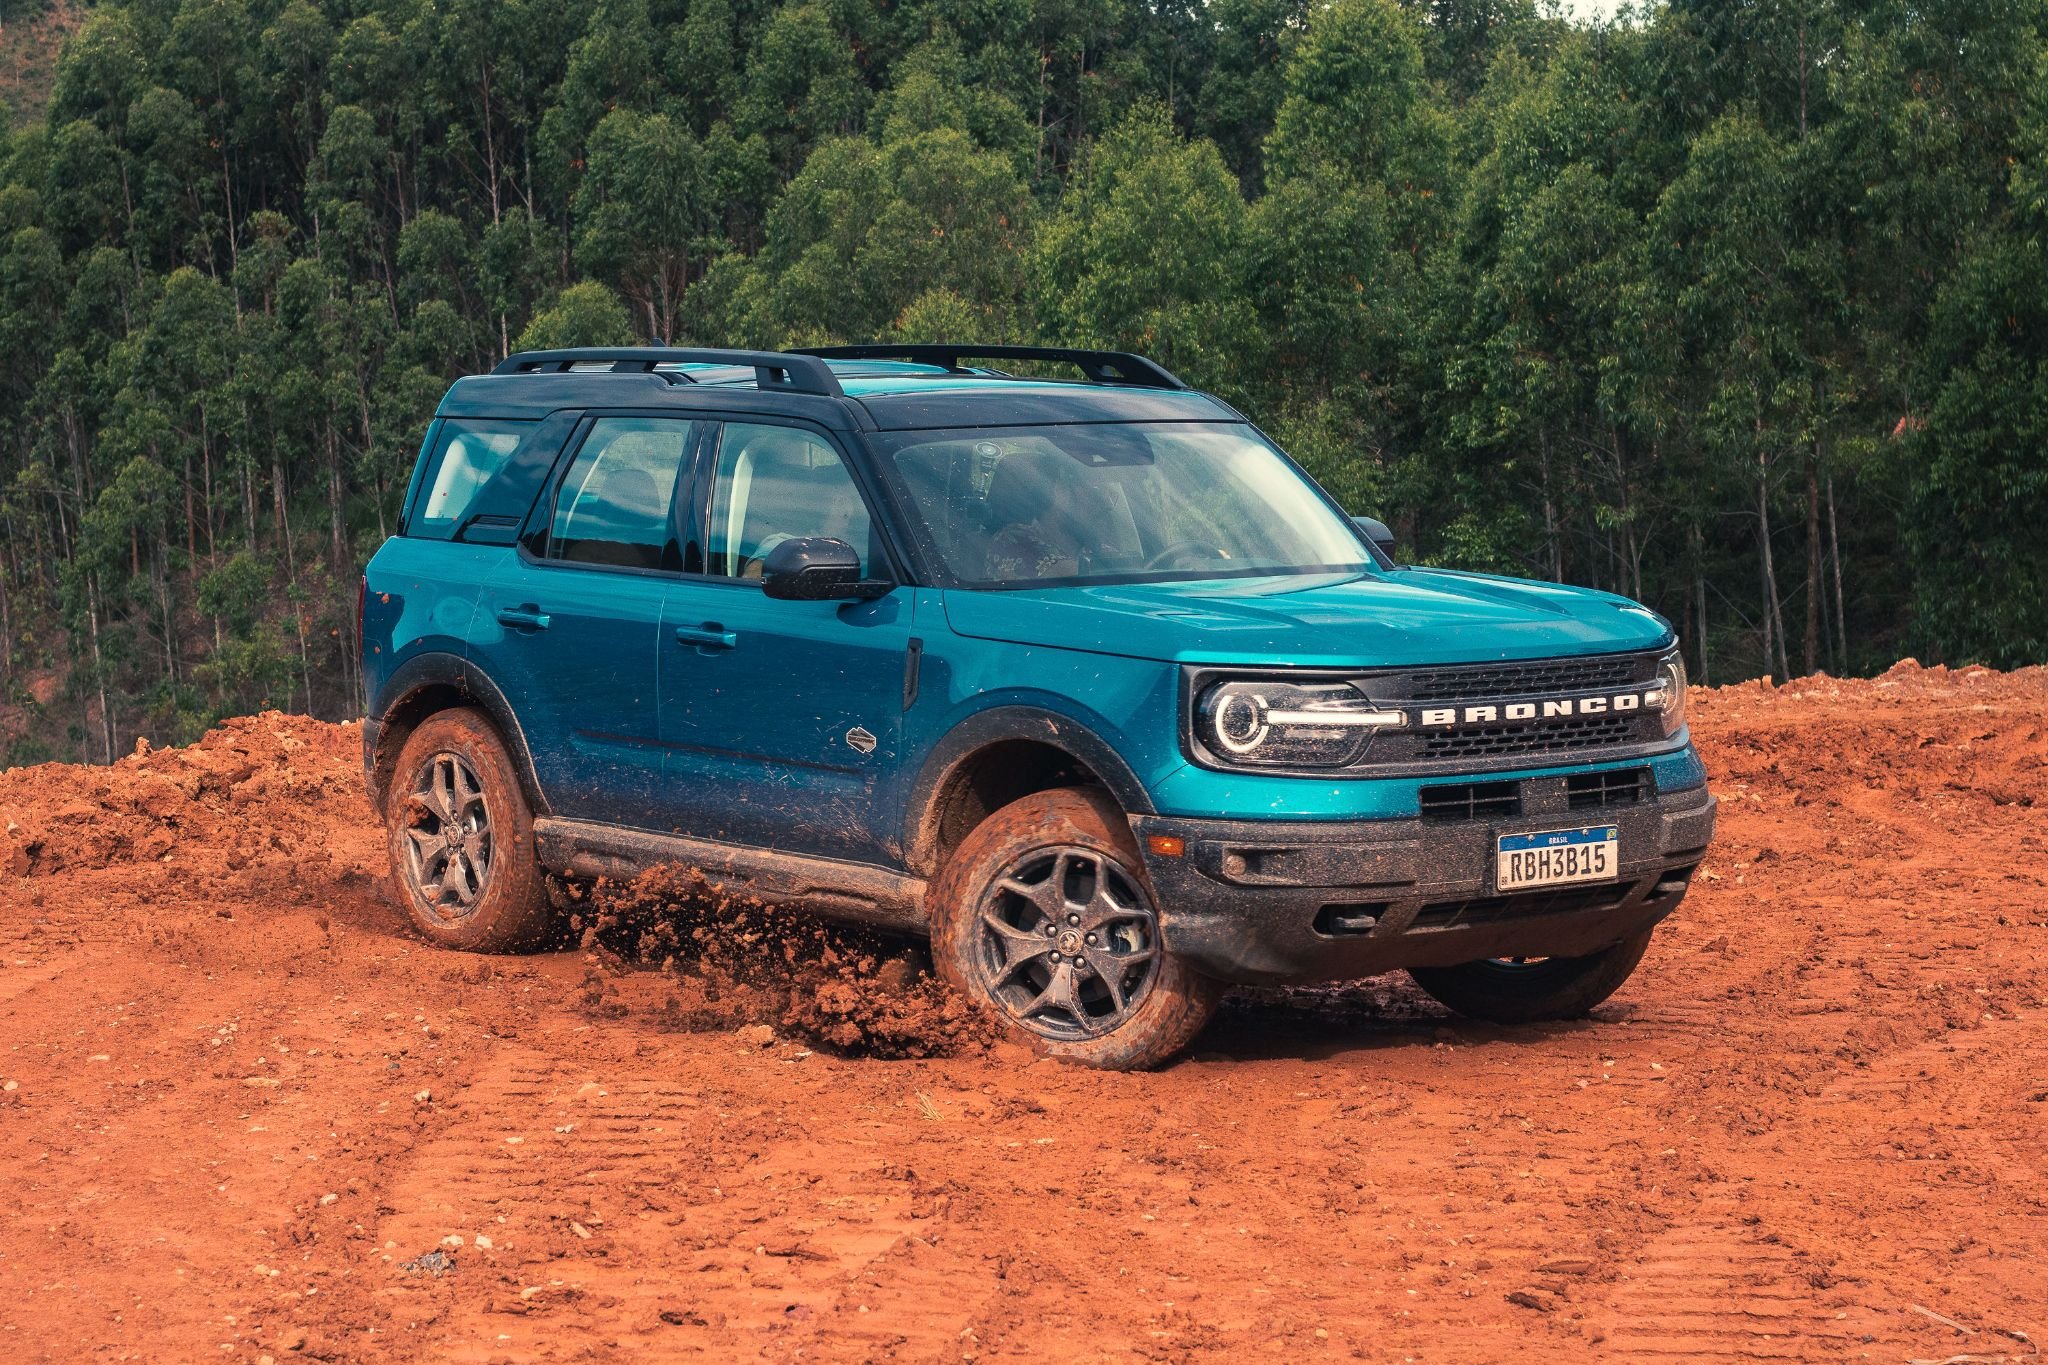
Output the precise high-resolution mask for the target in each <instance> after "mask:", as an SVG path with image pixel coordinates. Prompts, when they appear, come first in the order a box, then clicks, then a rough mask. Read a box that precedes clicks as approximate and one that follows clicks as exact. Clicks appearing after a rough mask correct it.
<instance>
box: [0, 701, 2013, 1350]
mask: <svg viewBox="0 0 2048 1365" xmlns="http://www.w3.org/2000/svg"><path fill="white" fill-rule="evenodd" d="M2044 712H2048V672H2044V671H2042V670H2038V669H2037V670H2030V671H2028V672H2025V673H2020V674H2012V675H1998V674H1990V673H1983V672H1972V673H1965V674H1949V673H1944V672H1941V671H1939V670H1936V671H1931V672H1924V673H1923V672H1921V671H1920V670H1918V669H1915V668H1908V667H1902V668H1900V669H1897V670H1894V671H1893V673H1891V674H1889V675H1887V676H1886V677H1885V678H1883V679H1879V680H1877V681H1875V682H1866V683H1846V684H1836V683H1832V682H1829V681H1827V680H1824V679H1822V680H1809V681H1807V682H1802V683H1797V684H1793V685H1791V686H1788V687H1786V688H1782V689H1778V690H1776V691H1772V690H1770V689H1767V688H1762V687H1758V686H1754V685H1752V686H1748V687H1738V688H1730V689H1724V690H1722V691H1719V692H1714V693H1707V694H1704V695H1703V696H1701V697H1700V701H1699V706H1698V712H1697V716H1696V723H1695V730H1696V733H1697V734H1698V735H1699V736H1700V739H1701V743H1702V747H1703V748H1704V749H1705V751H1706V753H1707V756H1708V762H1709V764H1710V766H1711V768H1712V770H1713V772H1714V774H1715V777H1716V781H1717V783H1718V788H1719V791H1720V793H1721V796H1722V799H1723V802H1724V804H1723V807H1722V810H1723V812H1724V815H1723V821H1722V834H1721V837H1720V839H1719V842H1718V844H1717V847H1716V848H1715V850H1714V854H1713V856H1712V857H1711V859H1710V860H1709V862H1708V864H1707V867H1706V870H1705V871H1704V872H1703V874H1702V876H1701V879H1700V880H1699V881H1698V882H1697V883H1696V884H1695V890H1694V893H1693V895H1692V897H1691V899H1690V900H1689V901H1688V902H1687V904H1686V905H1685V907H1684V908H1683V909H1682V910H1681V911H1680V913H1679V915H1678V916H1677V918H1676V919H1675V920H1674V921H1673V922H1671V923H1670V924H1669V925H1668V926H1667V927H1666V928H1665V929H1664V930H1663V931H1662V932H1660V934H1659V935H1658V939H1657V942H1656V944H1655V945H1654V946H1653V948H1652V949H1651V952H1650V955H1649V957H1648V959H1647V960H1646V961H1645V963H1644V966H1643V969H1642V970H1641V971H1640V972H1639V973H1638V975H1637V976H1636V978H1635V979H1634V980H1633V981H1632V982H1631V983H1630V984H1629V985H1628V986H1627V987H1625V988H1624V989H1623V991H1622V992H1621V994H1620V995H1618V996H1617V997H1616V998H1615V999H1614V1000H1613V1001H1612V1002H1610V1003H1609V1004H1608V1005H1606V1006H1604V1007H1602V1008H1601V1009H1600V1010H1599V1011H1598V1014H1597V1017H1596V1018H1595V1019H1593V1020H1591V1021H1588V1022H1585V1023H1580V1024H1574V1025H1570V1026H1558V1027H1543V1028H1529V1029H1517V1030H1501V1029H1496V1028H1492V1027H1486V1026H1481V1025H1476V1024H1472V1023H1468V1022H1465V1021H1462V1020H1456V1019H1452V1018H1450V1017H1448V1016H1446V1015H1444V1014H1443V1013H1442V1012H1441V1011H1439V1010H1437V1009H1436V1008H1435V1007H1434V1006H1433V1005H1431V1004H1430V1003H1428V1002H1427V1001H1426V1000H1424V999H1423V998H1421V997H1420V996H1419V995H1418V994H1417V993H1416V992H1414V991H1413V990H1412V989H1410V988H1409V987H1408V986H1407V985H1406V983H1405V982H1404V981H1402V980H1401V979H1398V978H1390V979H1386V980H1381V981H1375V982H1368V983H1362V984H1360V985H1357V986H1353V987H1347V988H1344V989H1340V990H1334V991H1321V992H1296V993H1291V994H1283V995H1275V996H1267V997H1261V998H1258V999H1251V1000H1244V1001H1240V1002H1237V1003H1236V1004H1234V1005H1232V1006H1231V1007H1230V1008H1229V1009H1228V1011H1227V1012H1226V1014H1225V1016H1224V1017H1223V1018H1222V1019H1221V1020H1220V1021H1219V1022H1218V1024H1217V1025H1216V1026H1215V1027H1214V1028H1212V1029H1211V1031H1210V1032H1209V1033H1208V1034H1207V1035H1206V1036H1205V1037H1204V1038H1203V1039H1202V1040H1201V1041H1200V1042H1199V1043H1198V1044H1197V1046H1196V1049H1195V1051H1194V1053H1193V1055H1192V1056H1191V1057H1190V1058H1189V1059H1188V1060H1186V1061H1184V1062H1182V1063H1181V1064H1179V1065H1177V1066H1174V1067H1172V1068H1170V1069H1169V1070H1166V1071H1164V1072H1162V1073H1160V1074H1156V1075H1147V1076H1106V1075H1096V1074H1090V1073H1086V1072H1081V1071H1076V1070H1073V1069H1070V1068H1065V1067H1061V1066H1058V1065H1055V1064H1051V1063H1045V1062H1038V1063H1031V1064H1027V1063H1028V1062H1029V1058H1028V1057H1027V1056H1020V1055H1017V1054H1015V1053H1014V1052H1012V1051H1011V1050H1009V1049H1003V1048H996V1049H991V1048H989V1047H987V1046H985V1045H982V1044H979V1043H977V1042H975V1041H973V1035H972V1030H968V1031H967V1032H966V1033H965V1034H964V1035H958V1036H955V1035H956V1033H957V1029H956V1028H955V1025H954V1024H949V1023H947V1022H946V1021H945V1020H944V1019H943V1018H939V1017H938V1016H937V1015H935V1014H933V1013H932V1012H931V1011H930V1010H929V1009H928V1007H929V1004H930V1002H929V1000H928V999H926V998H925V997H922V996H920V995H919V993H918V992H916V991H914V990H913V991H912V992H911V993H910V995H909V996H908V997H904V998H905V999H907V1000H908V1001H909V1002H910V1003H909V1004H906V1005H904V1006H903V1007H902V1008H901V1009H900V1010H898V1011H897V1013H895V1014H893V1015H892V1014H889V1013H888V1011H886V1010H885V1011H883V1017H880V1018H879V1020H878V1019H877V1018H872V1017H868V1016H866V1015H863V1014H862V1011H863V1009H866V1008H867V1006H866V1005H865V1004H863V1001H868V1000H872V999H875V998H880V997H881V996H882V994H883V992H882V991H881V989H880V988H879V987H875V986H873V985H872V984H871V978H872V977H874V976H876V975H882V976H890V975H892V974H900V968H896V967H892V966H890V965H889V964H887V963H886V962H877V961H874V960H872V959H869V958H867V957H865V956H864V955H863V952H862V950H861V948H860V945H858V944H851V945H845V944H842V945H840V946H839V947H837V948H834V947H833V946H832V943H830V942H828V943H826V944H825V945H824V947H822V948H821V947H820V946H819V944H818V942H817V941H816V940H804V942H803V943H801V944H797V945H796V946H792V941H791V940H784V939H780V938H777V937H776V936H774V935H772V934H771V935H768V936H765V937H763V938H761V939H760V940H759V946H760V948H761V950H762V951H763V952H769V953H773V954H776V955H780V954H782V953H783V952H784V951H785V950H787V951H788V953H789V954H790V955H792V956H793V957H795V958H796V960H797V961H798V963H799V965H798V966H796V967H789V968H783V967H777V968H775V969H774V970H776V971H784V970H787V971H788V972H790V973H792V975H791V976H790V977H789V979H788V980H787V981H786V982H785V983H784V985H785V986H788V987H793V988H794V997H793V999H789V1000H783V999H779V998H778V993H777V991H776V988H775V985H774V982H773V981H772V979H771V980H769V981H768V982H767V986H766V988H765V990H763V989H756V990H752V991H749V990H739V989H728V990H725V991H711V992H707V991H705V989H704V987H703V983H702V982H701V981H697V980H694V979H692V978H691V977H689V976H688V975H687V973H688V971H689V969H690V965H691V963H692V962H693V961H695V960H696V954H698V953H700V952H701V951H702V945H703V943H704V942H705V941H706V940H705V938H700V937H698V936H695V935H693V934H692V933H690V932H687V931H686V932H684V933H682V934H680V935H669V936H667V937H666V938H664V937H663V935H661V934H658V933H657V934H653V935H649V934H647V933H646V932H645V926H644V925H643V926H641V927H640V928H638V929H635V928H632V927H630V926H629V927H628V928H626V929H623V930H617V931H614V932H613V933H612V934H611V935H610V936H609V940H608V941H611V942H613V946H617V943H616V941H617V940H619V939H622V938H627V939H630V938H634V937H635V935H638V938H639V939H640V940H650V939H651V940H654V941H651V942H650V943H649V944H648V945H647V952H648V954H649V956H650V958H660V957H675V958H676V959H677V960H678V967H679V969H680V970H681V971H682V972H684V973H685V975H684V976H682V977H678V976H676V975H675V974H673V973H670V974H664V973H663V972H661V971H658V970H642V971H636V970H630V969H627V968H625V967H622V966H620V965H619V964H616V963H614V962H612V961H611V959H610V957H609V954H608V952H607V951H605V950H603V948H602V945H600V951H598V952H595V953H586V952H583V951H572V952H563V953H559V954H554V955H551V956H545V957H539V958H528V959H479V958H466V957H459V956H452V955H449V954H446V953H442V952H437V951H435V950H432V949H429V948H426V947H424V946H422V945H420V944H418V943H417V942H415V941H414V940H412V939H410V938H408V937H407V936H406V934H405V933H404V932H402V930H401V929H400V927H399V924H398V921H397V918H396V915H395V912H393V911H392V910H391V909H390V908H389V907H388V906H387V905H386V903H385V902H384V900H383V899H382V898H381V897H380V895H379V893H378V888H377V880H376V879H377V877H378V876H379V875H381V869H382V862H383V856H384V855H383V846H382V843H381V841H380V839H379V836H378V833H377V831H376V830H375V828H374V827H373V826H372V824H371V822H370V819H369V816H368V813H367V811H366V809H365V808H364V805H363V801H362V797H361V795H360V775H359V768H358V756H357V749H356V745H357V734H356V732H355V731H354V730H353V729H352V728H349V727H333V726H324V725H319V724H315V723H312V722H307V721H303V720H296V719H290V718H286V717H281V716H274V715H272V716H263V717H258V718H255V719H251V720H247V721H241V722H236V723H235V724H233V725H231V726H229V727H228V728H227V729H225V730H223V731H219V732H216V733H215V734H214V735H212V736H210V737H209V738H208V739H207V740H206V741H205V742H204V743H203V744H202V745H201V746H199V747H198V748H196V749H192V750H182V751H168V752H162V753H156V754H149V755H145V756H141V757H138V758H134V759H129V760H125V761H124V762H122V763H121V764H119V765H116V767H115V768H113V769H111V770H108V769H80V768H67V767H54V766H52V767H43V768H35V769H23V770H16V771H13V772H10V773H7V774H4V775H0V1022H4V1029H5V1038H4V1044H0V1046H4V1051H0V1179H4V1183H0V1358H4V1359H10V1360H44V1359H49V1360H84V1359H95V1360H121V1359H149V1360H202V1359H223V1360H248V1361H259V1360H262V1359H263V1358H264V1357H270V1358H272V1359H273V1360H274V1361H277V1362H285V1361H289V1360H293V1359H299V1358H305V1357H313V1358H319V1359H325V1360H368V1361H382V1360H399V1359H404V1360H412V1359H420V1360H428V1359H432V1360H476V1361H495V1360H533V1359H540V1360H610V1359H621V1358H633V1357H637V1358H661V1357H669V1356H686V1355H693V1354H694V1355H701V1356H705V1357H710V1358H718V1359H731V1358H749V1359H753V1358H763V1359H771V1360H784V1359H795V1358H797V1357H803V1358H806V1359H819V1360H854V1359H903V1360H961V1359H979V1360H1009V1359H1033V1360H1041V1361H1043V1360H1113V1359H1114V1360H1124V1359H1132V1358H1142V1359H1156V1360H1223V1359H1233V1360H1241V1359H1247V1358H1253V1357H1276V1358H1277V1357H1284V1358H1288V1359H1308V1360H1316V1359H1322V1358H1325V1357H1329V1358H1347V1359H1364V1360H1388V1361H1393V1360H1411V1359H1412V1360H1422V1361H1494V1360H1532V1361H1533V1360H1543V1361H1554V1360H1560V1359H1574V1360H1575V1359H1595V1360H1610V1359H1611V1360H1624V1359H1634V1358H1642V1359H1657V1360H1691V1359H1698V1358H1703V1357H1711V1356H1720V1357H1731V1356H1732V1357H1739V1358H1749V1357H1756V1358H1769V1359H1813V1360H1844V1359H1859V1358H1868V1359H1872V1360H1882V1361H1903V1360H1907V1359H1917V1360H1942V1359H1945V1358H1948V1357H1952V1356H1959V1355H1967V1356H1968V1357H1969V1358H1971V1359H1977V1360H1981V1359H2000V1358H2009V1359H2013V1360H2021V1359H2031V1358H2033V1355H2034V1349H2033V1347H2032V1346H2031V1345H2030V1344H2029V1343H2028V1342H2026V1341H2023V1340H2020V1339H2018V1338H2016V1337H2014V1336H2012V1335H2009V1333H2027V1334H2031V1336H2032V1338H2033V1340H2035V1341H2039V1340H2041V1339H2042V1338H2044V1337H2048V975H2044V969H2048V720H2044ZM805 945H808V946H805ZM719 950H720V951H722V952H725V953H727V954H729V955H730V954H733V953H736V952H738V951H740V950H739V949H738V948H736V947H734V945H733V944H732V943H730V942H726V943H722V944H721V945H720V947H719ZM828 951H830V952H836V953H837V954H838V960H837V961H836V963H832V964H829V965H832V966H833V971H830V972H827V973H825V974H823V975H822V976H821V975H819V974H818V973H817V971H816V965H817V962H818V961H819V960H820V957H819V954H820V953H823V952H828ZM807 955H808V956H807ZM806 963H808V964H809V965H808V966H806V965H804V964H806ZM771 976H772V973H771ZM848 980H852V981H855V982H857V983H859V986H860V989H858V990H857V991H854V992H852V993H851V994H850V996H849V993H848V992H847V991H846V989H845V988H846V982H847V981H848ZM764 1002H768V1003H767V1004H764ZM770 1006H772V1008H771V1007H770ZM920 1009H922V1010H926V1011H927V1015H926V1016H919V1015H918V1014H917V1011H918V1010H920ZM764 1011H765V1012H766V1013H767V1014H768V1015H772V1017H775V1018H777V1019H782V1020H789V1019H795V1018H803V1019H808V1020H810V1021H811V1023H810V1024H809V1025H807V1026H806V1028H804V1029H797V1028H793V1027H791V1026H790V1025H789V1024H787V1023H785V1024H784V1025H783V1026H782V1027H780V1028H770V1027H767V1026H764V1025H759V1024H752V1023H749V1022H748V1020H749V1019H750V1018H753V1017H755V1016H757V1015H762V1014H763V1013H764ZM920 1018H924V1020H925V1023H930V1024H931V1027H930V1029H929V1032H928V1034H927V1035H920V1033H919V1031H918V1030H919V1028H920V1027H924V1024H921V1023H920V1022H919V1021H920ZM933 1019H936V1020H937V1022H935V1023H933V1022H932V1020H933ZM820 1020H822V1021H823V1022H819V1021H820ZM834 1020H836V1021H837V1022H836V1023H835V1022H834ZM827 1035H830V1036H832V1037H836V1038H839V1039H841V1040H842V1041H844V1040H847V1039H853V1040H856V1044H855V1046H856V1050H855V1051H853V1052H846V1051H843V1050H842V1051H837V1052H835V1051H834V1050H833V1049H832V1047H830V1046H828V1045H827V1044H826V1043H825V1041H824V1037H825V1036H827ZM861 1039H866V1040H868V1041H867V1042H866V1043H865V1044H863V1043H861V1042H859V1041H858V1040H861ZM863 1047H868V1048H879V1049H880V1050H881V1051H883V1052H889V1053H901V1052H915V1051H919V1050H928V1049H930V1048H937V1049H940V1050H942V1051H943V1050H946V1049H950V1053H949V1055H941V1056H936V1057H927V1058H922V1059H917V1058H907V1059H906V1058H890V1057H882V1056H877V1055H874V1052H873V1051H864V1050H860V1049H862V1048H863ZM1935 1315H1939V1318H1937V1317H1936V1316H1935ZM1941 1318H1946V1319H1951V1320H1953V1322H1954V1323H1956V1324H1960V1327H1956V1326H1950V1325H1946V1324H1945V1323H1944V1322H1942V1321H1941V1320H1940V1319H1941Z"/></svg>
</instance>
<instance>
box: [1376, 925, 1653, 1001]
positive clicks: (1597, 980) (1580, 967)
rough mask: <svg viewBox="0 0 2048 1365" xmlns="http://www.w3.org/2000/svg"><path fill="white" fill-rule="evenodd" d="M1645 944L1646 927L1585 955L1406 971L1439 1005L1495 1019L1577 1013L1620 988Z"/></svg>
mask: <svg viewBox="0 0 2048 1365" xmlns="http://www.w3.org/2000/svg"><path fill="white" fill-rule="evenodd" d="M1649 946H1650V935H1649V933H1648V931H1645V932H1643V933H1642V934H1639V935H1637V936H1636V937H1635V938H1630V939H1623V940H1622V941H1621V942H1620V943H1617V944H1615V945H1614V946H1613V947H1612V948H1606V949H1602V950H1601V951H1600V952H1597V953H1589V954H1587V955H1586V956H1585V957H1546V958H1540V959H1538V960H1536V961H1534V962H1511V961H1506V960H1502V959H1496V958H1489V959H1487V960H1485V961H1481V962H1467V963H1463V964H1461V965H1459V966H1456V967H1416V968H1414V969H1412V970H1411V971H1410V972H1409V973H1408V975H1410V976H1412V977H1414V978H1415V984H1416V985H1418V986H1420V987H1422V989H1423V990H1425V991H1427V992H1429V994H1430V995H1431V996H1433V997H1434V998H1435V999H1436V1000H1437V1001H1438V1002H1439V1003H1440V1004H1443V1005H1446V1006H1448V1007H1449V1008H1451V1009H1454V1010H1456V1011H1457V1012H1458V1013H1460V1014H1464V1015H1469V1016H1471V1017H1472V1018H1474V1019H1489V1020H1492V1021H1493V1022H1494V1023H1496V1024H1534V1023H1539V1022H1542V1021H1544V1020H1551V1019H1578V1018H1582V1017H1583V1016H1584V1015H1585V1014H1586V1012H1587V1011H1589V1010H1591V1009H1592V1008H1593V1006H1595V1005H1597V1004H1599V1003H1600V1002H1601V1001H1602V1000H1605V999H1606V998H1607V997H1608V996H1610V995H1612V994H1614V993H1615V991H1617V990H1619V989H1620V988H1621V983H1622V982H1624V981H1626V980H1628V978H1629V973H1631V972H1633V971H1634V970H1635V969H1636V964H1637V963H1638V962H1641V961H1642V960H1643V950H1644V949H1646V948H1648V947H1649Z"/></svg>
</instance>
